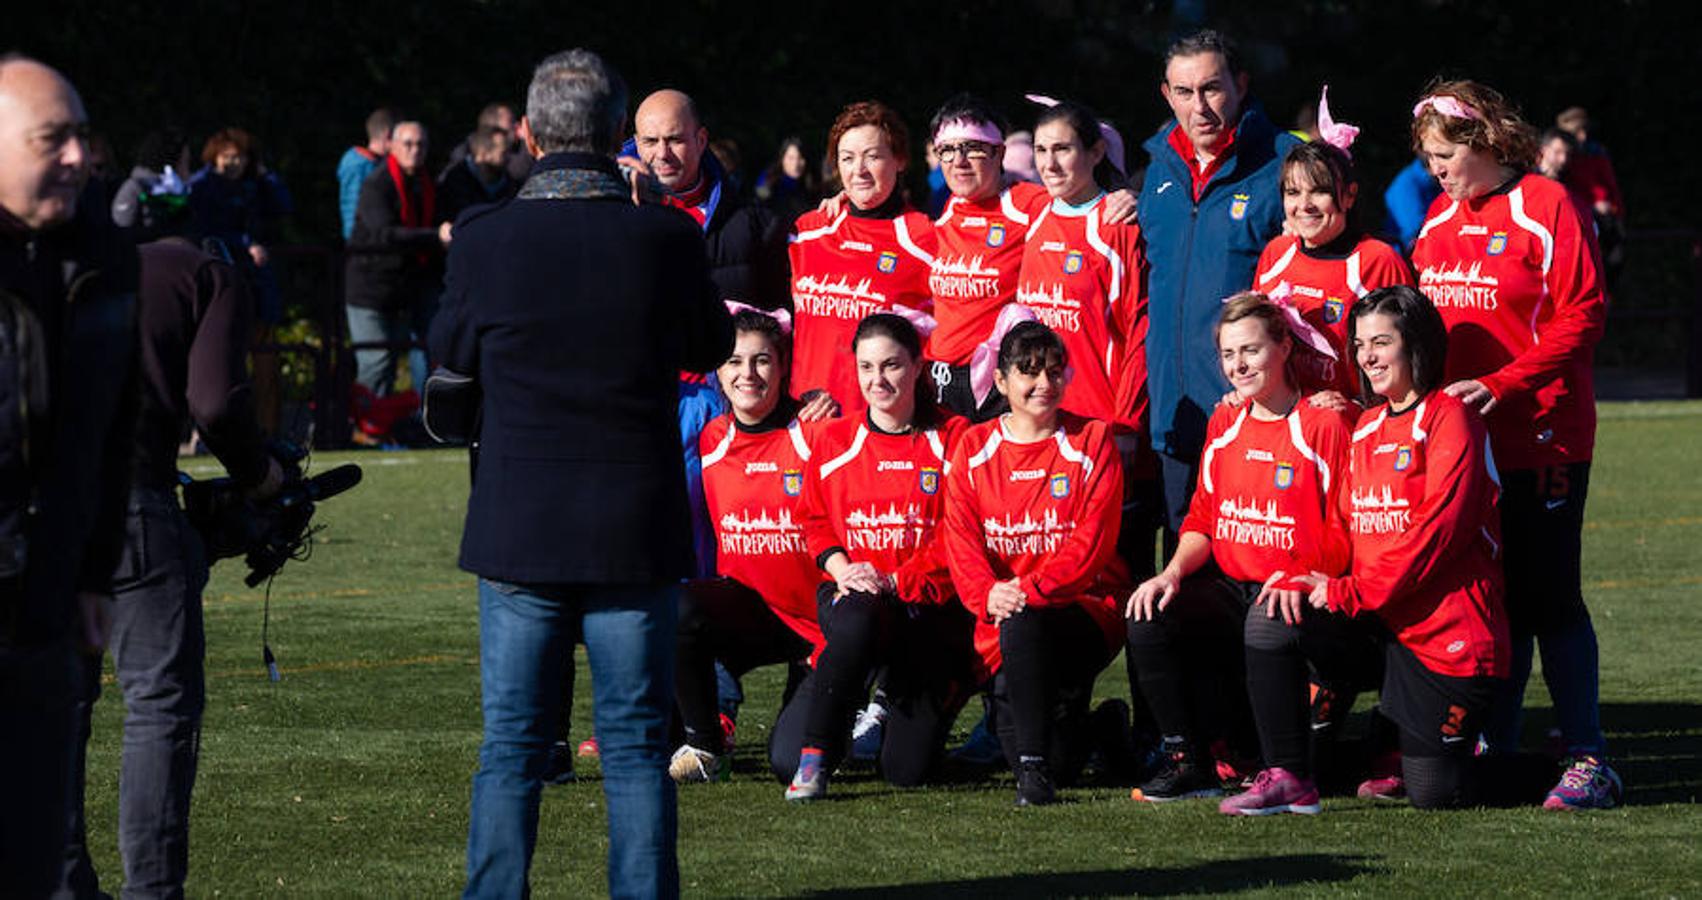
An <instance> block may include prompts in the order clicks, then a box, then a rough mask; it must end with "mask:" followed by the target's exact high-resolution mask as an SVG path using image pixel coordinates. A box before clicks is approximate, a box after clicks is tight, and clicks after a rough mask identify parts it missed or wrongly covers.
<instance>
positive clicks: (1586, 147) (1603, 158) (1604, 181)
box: [1554, 106, 1625, 288]
mask: <svg viewBox="0 0 1702 900" xmlns="http://www.w3.org/2000/svg"><path fill="white" fill-rule="evenodd" d="M1554 124H1555V125H1557V126H1559V127H1560V130H1562V131H1564V132H1567V133H1568V134H1570V135H1572V137H1573V139H1574V140H1576V141H1577V145H1576V146H1575V147H1574V148H1573V151H1572V156H1571V159H1570V160H1569V161H1568V162H1567V164H1566V177H1565V179H1564V180H1565V182H1566V187H1567V189H1568V190H1569V191H1572V192H1575V193H1580V194H1583V195H1584V196H1586V197H1588V198H1589V202H1590V209H1591V210H1592V211H1593V212H1594V213H1595V223H1596V237H1597V239H1598V240H1599V242H1600V244H1601V248H1602V263H1603V265H1604V267H1605V269H1606V274H1607V283H1608V287H1610V288H1611V287H1613V285H1614V284H1615V283H1616V282H1618V280H1619V273H1620V271H1621V270H1622V269H1624V268H1625V197H1624V195H1622V194H1621V193H1620V192H1619V178H1618V176H1616V175H1615V174H1614V171H1613V160H1612V159H1610V158H1609V157H1608V154H1607V148H1606V147H1603V146H1602V145H1601V144H1600V143H1597V142H1596V141H1594V140H1591V139H1590V113H1589V111H1588V110H1586V109H1584V108H1583V107H1582V106H1572V107H1568V108H1566V109H1564V110H1561V112H1560V115H1558V116H1555V117H1554ZM1589 220H1590V219H1589V217H1585V221H1586V222H1587V221H1589Z"/></svg>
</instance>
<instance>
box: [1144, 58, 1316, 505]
mask: <svg viewBox="0 0 1702 900" xmlns="http://www.w3.org/2000/svg"><path fill="white" fill-rule="evenodd" d="M1160 90H1161V92H1162V93H1163V94H1164V97H1165V100H1166V101H1168V102H1169V104H1170V108H1171V110H1172V111H1173V112H1174V113H1175V115H1176V120H1175V121H1174V122H1171V123H1169V124H1167V125H1165V126H1164V127H1163V128H1161V129H1159V131H1158V133H1157V134H1155V135H1153V136H1152V138H1150V139H1149V140H1147V142H1146V144H1145V148H1146V151H1147V153H1148V155H1149V156H1150V157H1151V164H1150V165H1149V166H1148V167H1147V170H1146V180H1145V182H1144V183H1143V184H1142V186H1141V197H1140V205H1139V216H1140V223H1141V233H1142V234H1143V235H1144V236H1145V238H1146V250H1147V260H1148V261H1149V263H1150V264H1151V266H1152V268H1151V274H1150V276H1149V279H1150V280H1149V282H1148V304H1147V315H1148V317H1149V318H1148V331H1147V345H1146V350H1147V393H1148V396H1149V399H1150V402H1151V406H1150V409H1151V429H1152V445H1153V449H1155V450H1157V451H1158V455H1159V460H1160V463H1161V466H1162V470H1161V478H1162V481H1163V484H1164V504H1165V512H1166V515H1167V517H1168V522H1167V525H1168V529H1169V533H1170V535H1171V536H1172V538H1174V536H1175V535H1176V533H1177V532H1179V531H1180V529H1181V524H1182V517H1183V516H1184V515H1185V514H1186V513H1187V509H1188V497H1189V495H1190V494H1191V493H1192V492H1193V488H1194V477H1195V470H1196V469H1197V467H1198V463H1199V459H1200V452H1201V449H1202V444H1203V443H1204V442H1205V433H1206V421H1207V420H1208V419H1210V418H1211V410H1212V407H1213V406H1215V405H1216V404H1217V401H1218V399H1219V398H1220V397H1222V396H1223V395H1224V393H1225V392H1227V391H1228V390H1229V382H1228V381H1226V380H1224V377H1223V374H1222V371H1221V370H1220V368H1219V366H1218V358H1217V357H1218V354H1217V348H1216V347H1215V346H1214V345H1213V342H1212V328H1213V325H1214V324H1215V323H1216V321H1217V316H1218V312H1219V310H1220V309H1221V307H1222V300H1223V298H1225V297H1228V296H1229V295H1231V294H1234V293H1236V292H1237V291H1243V290H1246V289H1248V288H1249V287H1251V286H1252V284H1253V270H1254V268H1255V266H1256V265H1257V263H1258V260H1259V253H1260V251H1262V250H1264V248H1265V244H1266V243H1267V242H1269V241H1270V240H1271V239H1272V238H1274V237H1276V236H1277V235H1278V234H1280V233H1281V232H1282V221H1283V212H1282V191H1281V186H1280V184H1279V180H1280V178H1281V175H1282V159H1283V156H1284V155H1286V154H1287V153H1288V151H1289V149H1290V148H1292V147H1294V146H1295V145H1296V144H1298V143H1299V139H1297V138H1295V137H1294V136H1292V135H1290V134H1287V133H1286V132H1283V131H1280V130H1279V129H1278V128H1277V127H1276V126H1275V125H1273V124H1272V123H1271V121H1270V119H1268V118H1266V117H1265V114H1264V112H1263V110H1261V109H1260V108H1259V107H1258V106H1257V105H1254V104H1250V103H1248V102H1247V74H1246V72H1245V71H1243V70H1242V69H1241V67H1240V64H1239V62H1238V61H1237V59H1236V54H1235V50H1234V45H1233V44H1232V43H1230V42H1229V41H1228V39H1226V38H1224V37H1223V36H1222V35H1220V34H1218V33H1217V32H1214V31H1201V32H1198V33H1196V34H1193V35H1189V36H1188V37H1185V38H1182V39H1180V40H1178V41H1177V42H1176V43H1174V44H1172V45H1171V46H1170V49H1169V51H1168V52H1167V53H1166V54H1165V67H1164V82H1163V84H1162V85H1161V86H1160Z"/></svg>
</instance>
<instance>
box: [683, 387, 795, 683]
mask: <svg viewBox="0 0 1702 900" xmlns="http://www.w3.org/2000/svg"><path fill="white" fill-rule="evenodd" d="M819 428H820V426H817V425H808V426H806V425H802V424H800V423H798V422H797V421H796V420H794V421H792V422H791V423H790V424H788V425H787V426H786V427H785V428H774V429H770V430H768V431H747V430H745V429H744V428H742V427H740V426H739V425H738V424H737V423H736V422H735V421H734V419H733V416H732V414H731V413H728V414H726V415H723V416H720V417H718V418H716V419H714V420H713V421H711V422H710V423H709V424H708V425H705V426H704V427H703V431H702V433H701V434H700V435H699V437H698V452H700V453H701V454H702V455H703V496H704V500H705V501H706V502H707V504H708V507H709V519H710V521H711V522H712V523H713V524H714V526H715V541H716V554H715V568H716V571H717V572H719V573H720V574H721V575H722V576H723V577H726V578H732V579H734V580H736V581H738V582H739V583H741V584H743V585H745V586H746V587H749V588H751V589H752V590H754V591H756V592H757V593H758V594H761V595H762V599H763V600H764V601H766V602H767V603H768V606H769V608H770V609H772V610H774V614H775V615H777V616H779V617H780V619H781V621H783V622H785V623H786V625H787V627H789V628H791V629H792V630H793V631H795V632H797V633H798V634H799V635H800V636H802V637H804V638H806V639H807V640H809V641H810V643H812V644H814V645H815V647H816V649H817V651H818V652H819V651H820V649H821V647H822V646H823V640H822V634H821V626H820V625H819V624H817V623H816V586H817V585H819V584H821V581H822V578H821V572H820V570H818V569H817V568H816V563H815V558H814V557H812V556H811V555H810V551H809V548H808V547H807V546H806V545H805V543H804V525H803V519H802V516H801V515H800V514H799V506H800V505H801V503H802V498H803V494H804V469H805V467H806V465H807V464H808V463H809V461H810V439H811V438H812V437H813V436H814V434H815V432H816V431H817V430H819Z"/></svg>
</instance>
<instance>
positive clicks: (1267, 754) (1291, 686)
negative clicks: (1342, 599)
mask: <svg viewBox="0 0 1702 900" xmlns="http://www.w3.org/2000/svg"><path fill="white" fill-rule="evenodd" d="M1250 593H1251V594H1252V596H1253V597H1255V598H1256V597H1257V596H1258V587H1257V586H1256V585H1255V586H1253V587H1252V588H1251V591H1250ZM1243 633H1244V636H1245V643H1246V647H1245V653H1246V660H1247V696H1248V698H1249V699H1250V700H1251V701H1252V704H1253V722H1254V724H1255V725H1256V726H1257V727H1258V731H1259V749H1260V751H1261V754H1262V755H1263V757H1264V762H1265V765H1266V766H1280V767H1282V768H1284V769H1287V770H1288V771H1290V772H1293V773H1294V774H1295V775H1298V776H1300V777H1301V778H1311V777H1312V774H1313V768H1314V759H1313V753H1312V735H1313V728H1312V724H1313V723H1312V714H1311V713H1312V709H1311V702H1310V698H1309V697H1308V696H1307V691H1308V687H1309V684H1310V681H1311V679H1312V677H1313V676H1314V674H1315V675H1316V677H1317V679H1318V682H1319V684H1320V685H1321V686H1323V687H1325V688H1327V689H1329V690H1330V691H1332V693H1334V694H1336V695H1337V696H1338V697H1341V698H1344V700H1346V702H1351V699H1350V698H1351V697H1352V696H1353V695H1354V694H1357V693H1358V692H1359V691H1361V690H1369V689H1375V688H1376V687H1377V686H1378V684H1379V683H1380V682H1381V681H1382V679H1383V637H1382V635H1383V632H1382V630H1381V629H1380V628H1378V627H1376V626H1375V625H1374V624H1372V623H1371V622H1369V621H1367V620H1364V619H1353V618H1349V617H1347V616H1344V615H1342V614H1340V613H1334V612H1325V611H1323V610H1314V609H1311V608H1308V609H1306V610H1305V611H1304V612H1303V613H1302V615H1301V619H1300V622H1299V624H1297V625H1289V624H1287V623H1285V622H1283V620H1282V618H1281V616H1280V614H1279V615H1278V616H1277V617H1274V618H1272V617H1269V616H1267V615H1266V614H1265V611H1264V609H1262V608H1258V607H1252V608H1249V609H1248V610H1247V619H1246V626H1245V628H1244V629H1243Z"/></svg>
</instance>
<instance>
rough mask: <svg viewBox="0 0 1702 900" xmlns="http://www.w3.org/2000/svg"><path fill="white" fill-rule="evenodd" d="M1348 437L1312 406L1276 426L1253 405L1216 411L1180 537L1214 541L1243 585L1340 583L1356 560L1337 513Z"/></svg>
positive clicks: (1303, 405)
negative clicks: (1322, 577) (1299, 579)
mask: <svg viewBox="0 0 1702 900" xmlns="http://www.w3.org/2000/svg"><path fill="white" fill-rule="evenodd" d="M1348 430H1349V424H1348V419H1347V417H1346V416H1345V415H1343V414H1341V413H1337V412H1331V411H1330V410H1326V409H1319V408H1317V407H1315V406H1313V405H1312V404H1311V403H1308V402H1307V401H1306V400H1305V399H1301V401H1300V402H1299V403H1296V404H1295V405H1294V410H1293V411H1292V412H1290V413H1289V414H1288V415H1287V416H1284V417H1283V418H1281V419H1277V420H1275V421H1268V422H1267V421H1263V420H1260V419H1256V418H1254V417H1253V414H1252V408H1251V406H1250V405H1248V404H1242V405H1241V406H1239V407H1231V406H1228V405H1226V404H1221V403H1220V404H1218V407H1217V409H1216V410H1215V411H1213V413H1212V417H1211V421H1210V422H1209V423H1207V425H1206V449H1205V452H1204V453H1203V454H1201V456H1200V477H1199V483H1198V484H1197V485H1196V486H1195V488H1194V497H1193V499H1192V500H1191V501H1190V502H1189V505H1188V515H1187V518H1185V519H1184V520H1183V521H1182V530H1183V531H1184V532H1187V531H1193V532H1198V533H1199V534H1203V535H1205V536H1206V537H1207V538H1210V539H1211V552H1212V559H1214V560H1216V561H1217V565H1218V568H1220V569H1222V570H1223V572H1224V574H1225V575H1228V576H1229V577H1231V578H1234V579H1237V580H1240V581H1255V582H1260V583H1263V582H1264V580H1265V579H1266V578H1269V577H1270V576H1271V575H1272V574H1273V573H1276V572H1285V573H1287V574H1288V575H1290V576H1293V575H1303V574H1306V573H1308V572H1312V571H1318V572H1323V573H1324V574H1326V575H1339V574H1341V573H1342V572H1343V571H1345V570H1346V569H1347V563H1348V556H1349V552H1350V551H1349V548H1348V539H1347V534H1346V533H1345V532H1344V531H1343V528H1342V521H1341V519H1340V518H1339V517H1338V516H1337V515H1336V514H1335V508H1336V501H1337V499H1338V496H1339V495H1340V493H1341V489H1342V484H1343V478H1342V475H1343V470H1344V469H1345V468H1346V463H1347V444H1348ZM1284 586H1293V584H1292V583H1290V582H1285V585H1284Z"/></svg>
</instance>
